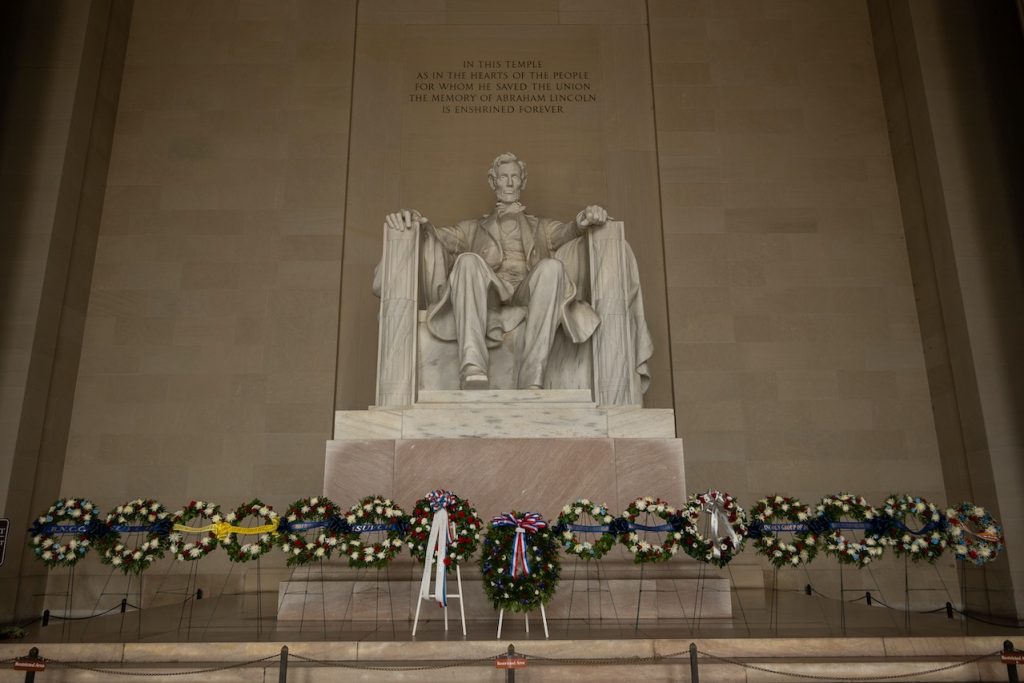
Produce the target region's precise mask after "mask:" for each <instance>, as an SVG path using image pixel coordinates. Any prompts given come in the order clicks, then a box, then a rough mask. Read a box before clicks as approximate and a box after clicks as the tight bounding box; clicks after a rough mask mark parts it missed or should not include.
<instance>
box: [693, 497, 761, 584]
mask: <svg viewBox="0 0 1024 683" xmlns="http://www.w3.org/2000/svg"><path fill="white" fill-rule="evenodd" d="M705 515H707V516H708V517H710V520H709V521H708V534H707V536H705V535H704V534H703V533H702V532H701V530H700V521H701V519H702V518H703V517H704V516H705ZM683 516H684V519H685V520H686V528H685V529H684V531H683V550H684V551H685V552H686V554H687V555H689V556H690V557H692V558H693V559H695V560H699V561H700V562H708V563H710V564H714V565H717V566H719V567H724V566H725V565H727V564H729V562H730V561H731V560H732V558H734V557H736V555H737V554H738V553H739V552H740V550H741V549H742V548H743V543H744V542H745V541H746V540H747V536H746V534H747V516H746V513H744V512H743V508H741V507H740V506H739V505H737V504H736V499H735V498H733V497H732V496H730V495H729V494H728V493H722V492H721V491H714V490H709V491H707V492H706V493H698V494H694V495H693V496H691V497H690V499H689V500H688V501H687V503H686V510H685V512H684V515H683ZM723 531H724V535H722V532H723Z"/></svg>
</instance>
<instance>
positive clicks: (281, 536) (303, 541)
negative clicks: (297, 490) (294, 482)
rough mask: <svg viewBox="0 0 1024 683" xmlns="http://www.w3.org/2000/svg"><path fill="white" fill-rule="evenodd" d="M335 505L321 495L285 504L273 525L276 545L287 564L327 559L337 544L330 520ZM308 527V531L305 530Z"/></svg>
mask: <svg viewBox="0 0 1024 683" xmlns="http://www.w3.org/2000/svg"><path fill="white" fill-rule="evenodd" d="M337 515H338V506H337V505H335V504H334V503H333V502H332V501H331V500H330V499H329V498H326V497H325V496H312V497H310V498H300V499H299V500H297V501H295V502H294V503H292V504H291V505H289V506H288V509H287V511H285V513H284V516H283V517H282V518H281V520H280V521H279V522H278V525H277V536H276V539H277V545H278V547H279V548H281V550H283V551H284V552H285V554H287V555H288V560H287V564H288V566H289V567H292V566H300V567H301V566H302V565H306V564H309V563H310V562H320V561H323V560H329V559H330V558H331V553H333V552H334V549H335V548H337V547H338V537H339V535H340V529H339V528H338V525H337V524H336V523H332V520H335V519H336V518H337ZM308 531H312V532H313V533H312V534H311V535H307V534H306V532H308Z"/></svg>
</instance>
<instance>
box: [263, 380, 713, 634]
mask: <svg viewBox="0 0 1024 683" xmlns="http://www.w3.org/2000/svg"><path fill="white" fill-rule="evenodd" d="M418 399H419V400H418V402H417V403H416V404H415V405H413V406H411V407H408V408H371V409H370V410H365V411H364V410H360V411H338V412H337V413H336V416H335V438H334V439H333V440H331V441H328V442H327V457H326V464H325V467H324V495H326V496H327V497H328V498H330V499H331V500H333V501H334V502H336V503H337V504H338V505H340V506H342V507H347V506H349V505H352V504H353V503H355V502H356V501H357V500H359V499H360V498H362V497H364V496H367V495H384V496H388V497H390V498H392V499H394V500H395V501H396V502H397V503H398V504H399V505H400V506H402V507H403V509H405V510H407V511H408V510H409V509H410V508H411V506H412V504H413V502H414V501H416V500H419V499H420V498H422V497H423V496H424V495H426V493H427V492H428V491H431V490H433V489H435V488H446V489H449V490H451V491H454V492H455V493H457V494H458V495H460V496H463V497H465V498H467V499H469V500H470V501H471V502H472V503H473V505H474V506H475V507H476V509H477V511H478V512H479V513H480V516H481V517H482V518H484V519H485V520H488V519H490V518H491V517H493V516H495V515H497V514H500V513H502V512H507V511H509V510H513V509H514V510H519V511H526V510H530V511H534V512H540V513H541V514H542V515H544V517H545V518H546V519H548V520H554V519H555V518H556V517H557V516H558V514H559V512H560V511H561V509H562V507H563V506H564V505H566V504H567V503H570V502H572V501H574V500H576V499H577V498H580V497H586V498H590V499H591V500H594V501H599V502H602V503H605V504H607V505H608V507H609V509H610V510H612V511H613V513H615V514H618V513H620V512H621V511H622V510H624V509H625V508H626V506H627V505H628V504H629V503H630V502H632V501H633V500H634V499H636V498H637V497H639V496H657V497H660V498H663V499H665V500H668V501H670V502H672V503H673V504H675V505H680V506H681V505H683V503H684V502H685V500H686V484H685V480H684V476H683V442H682V441H681V440H680V439H677V438H675V419H674V414H673V411H672V410H649V409H642V408H640V407H638V406H636V407H634V406H608V407H604V406H601V407H599V406H597V405H596V404H595V403H594V402H593V401H592V400H591V392H590V390H538V391H503V390H491V391H454V390H452V391H420V392H419V396H418ZM332 564H334V563H332ZM318 571H319V570H318ZM421 573H422V568H421V566H420V565H416V564H414V563H413V562H412V561H411V560H410V559H409V558H408V557H407V556H402V557H401V558H400V559H399V560H398V561H396V562H395V564H394V565H392V566H391V567H389V569H388V571H387V572H386V573H381V574H379V575H378V573H377V572H355V571H354V570H350V569H345V568H342V567H340V566H339V567H335V568H332V569H330V570H329V572H328V574H327V575H326V576H325V577H324V579H325V580H324V581H322V582H321V581H319V580H318V579H317V578H313V577H310V579H309V580H308V581H307V580H305V577H302V576H301V575H297V576H294V577H293V578H292V579H291V580H290V581H287V582H284V583H282V584H281V588H280V599H279V605H280V609H279V614H278V618H279V619H282V620H287V619H301V618H302V617H303V614H305V615H306V616H307V617H308V615H310V614H317V615H319V614H321V613H322V610H323V609H326V610H327V611H328V613H329V614H328V618H329V619H330V618H339V619H340V618H345V619H357V620H361V619H377V618H385V617H384V615H383V614H380V613H378V610H379V609H383V607H381V606H382V605H387V609H388V610H389V612H388V617H387V618H390V611H391V610H394V612H395V618H411V614H412V613H414V612H415V607H416V601H415V598H416V593H417V591H418V590H419V577H420V574H421ZM574 574H575V576H574ZM385 577H386V578H385ZM641 580H642V585H643V590H642V591H641ZM479 583H480V576H479V570H478V569H477V568H476V564H475V562H474V563H470V566H468V567H463V585H464V588H465V594H466V596H467V600H466V605H465V606H466V615H467V617H468V618H470V619H472V618H494V617H495V616H496V615H495V614H494V612H493V610H491V608H490V605H489V604H488V603H487V601H486V598H485V597H484V594H483V589H482V587H480V586H479ZM381 590H384V591H387V593H388V598H387V600H386V601H385V600H384V598H383V596H380V595H379V594H378V591H381ZM371 593H372V595H370V594H371ZM371 598H372V599H371ZM377 598H381V601H378V600H377ZM588 599H592V600H593V601H595V602H594V603H593V604H592V605H591V606H590V610H591V611H590V612H589V613H588V614H587V615H585V616H584V617H583V618H591V617H594V616H596V614H597V612H598V610H600V613H601V614H602V616H603V618H605V619H609V618H618V619H632V618H635V616H636V614H637V609H638V607H639V610H640V618H642V619H643V618H679V617H686V618H694V617H700V618H708V617H728V616H730V615H731V613H732V604H731V597H730V587H729V581H728V579H727V578H725V577H724V575H723V574H722V573H721V572H718V571H716V570H714V569H713V568H710V567H704V566H702V565H699V564H698V563H696V562H694V561H692V560H690V559H689V558H687V557H685V556H683V555H682V554H680V555H679V556H677V557H675V558H673V559H672V560H671V561H669V562H665V563H661V564H659V565H646V566H644V567H643V568H642V570H641V567H640V566H639V565H635V564H633V563H632V561H631V558H630V557H629V556H628V554H626V553H625V551H624V550H623V549H621V548H616V549H614V550H613V551H612V553H611V554H610V555H609V556H608V557H606V558H604V559H602V560H601V561H600V562H592V563H589V565H588V564H587V563H584V562H582V561H579V562H577V561H576V560H575V559H574V558H563V571H562V583H561V585H560V587H559V590H558V593H557V595H556V597H555V599H554V600H553V601H552V603H551V605H549V607H548V615H549V616H550V617H551V618H554V619H558V618H563V619H564V618H573V619H575V618H581V616H580V615H581V614H582V612H579V610H581V609H584V607H583V606H586V605H587V600H588ZM698 605H699V607H697V606H698ZM334 612H338V614H335V615H334V616H331V615H332V614H334Z"/></svg>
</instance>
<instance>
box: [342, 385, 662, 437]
mask: <svg viewBox="0 0 1024 683" xmlns="http://www.w3.org/2000/svg"><path fill="white" fill-rule="evenodd" d="M675 435H676V425H675V412H674V411H673V410H671V409H658V408H641V407H639V406H598V405H597V404H596V403H594V402H593V401H592V400H591V398H590V391H589V390H586V389H583V390H569V389H554V390H539V391H528V390H523V391H517V390H500V389H499V390H490V391H458V390H447V391H424V392H421V394H420V396H419V399H418V401H417V403H416V404H415V405H414V406H410V407H408V408H371V409H369V410H339V411H336V412H335V415H334V438H335V439H459V438H483V437H494V438H499V437H508V438H525V439H529V438H575V437H590V438H602V437H603V438H643V437H656V438H667V439H671V438H674V437H675Z"/></svg>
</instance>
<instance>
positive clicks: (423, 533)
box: [407, 489, 484, 567]
mask: <svg viewBox="0 0 1024 683" xmlns="http://www.w3.org/2000/svg"><path fill="white" fill-rule="evenodd" d="M441 508H444V509H445V510H446V511H447V513H448V524H449V526H450V530H449V532H448V546H447V548H446V551H445V566H446V567H457V566H459V564H460V563H462V562H465V561H466V560H468V559H469V558H470V557H472V555H473V553H475V552H476V549H477V548H478V547H479V545H480V538H481V537H482V536H483V528H484V522H483V520H482V519H480V516H479V515H478V514H477V512H476V509H475V508H474V507H473V506H472V505H470V503H469V501H468V500H466V499H465V498H459V497H458V496H457V495H455V494H454V493H452V492H451V491H445V490H443V489H438V490H436V491H431V492H430V493H428V494H427V495H426V496H424V497H423V498H420V499H419V500H417V501H416V503H415V504H414V505H413V506H412V519H410V520H409V536H408V541H407V544H408V546H409V554H410V555H412V556H413V557H414V558H416V560H417V561H418V562H426V561H427V541H429V540H430V531H431V524H432V523H433V521H434V513H435V512H437V510H440V509H441Z"/></svg>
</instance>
